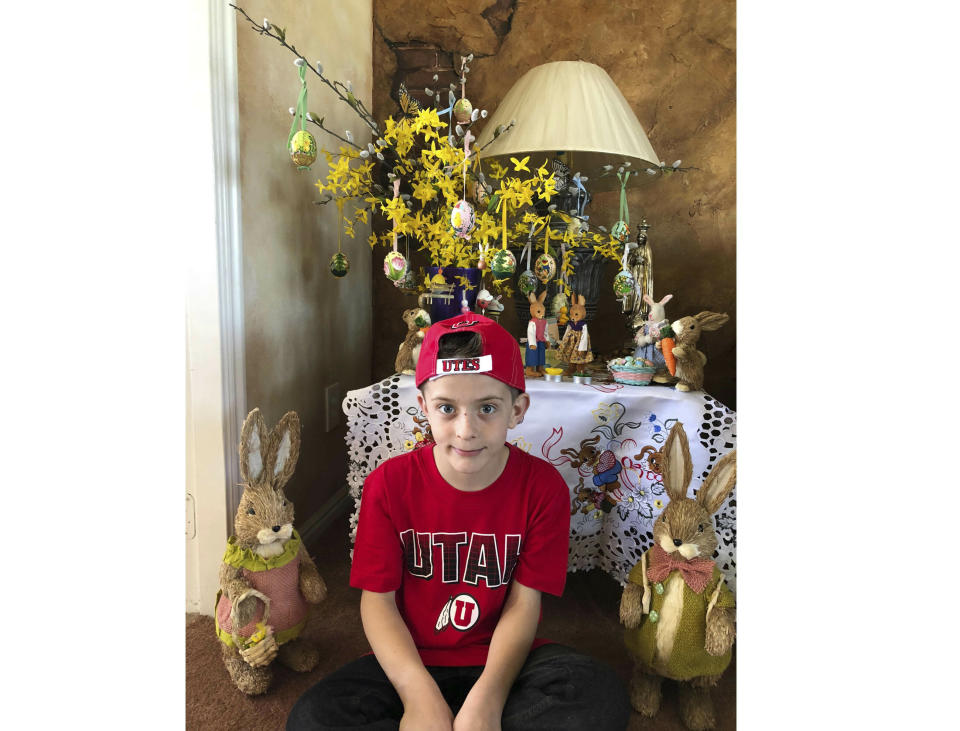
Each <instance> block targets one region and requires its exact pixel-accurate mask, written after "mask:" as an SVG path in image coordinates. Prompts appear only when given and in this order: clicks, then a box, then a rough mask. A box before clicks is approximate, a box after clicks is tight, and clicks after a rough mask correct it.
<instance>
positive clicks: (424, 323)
mask: <svg viewBox="0 0 960 731" xmlns="http://www.w3.org/2000/svg"><path fill="white" fill-rule="evenodd" d="M418 302H419V303H420V304H419V306H418V307H411V308H410V309H409V310H404V311H403V321H404V322H405V323H407V335H406V337H405V338H404V339H403V342H402V343H400V347H399V348H398V349H397V357H396V360H395V361H394V364H393V365H394V368H395V369H396V371H397V373H405V374H407V375H409V376H412V375H413V374H414V373H415V372H416V370H417V358H419V357H420V346H421V345H422V344H423V336H424V333H425V332H426V331H427V328H428V327H429V326H430V314H429V313H428V312H427V311H426V310H425V309H423V296H422V295H421V297H420V299H419V300H418Z"/></svg>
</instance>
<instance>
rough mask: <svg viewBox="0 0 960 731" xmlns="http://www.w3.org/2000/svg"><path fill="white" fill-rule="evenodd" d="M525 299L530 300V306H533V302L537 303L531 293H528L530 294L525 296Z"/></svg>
mask: <svg viewBox="0 0 960 731" xmlns="http://www.w3.org/2000/svg"><path fill="white" fill-rule="evenodd" d="M527 299H528V300H530V304H533V303H534V302H536V301H537V298H536V297H534V296H533V292H530V293H529V294H528V295H527Z"/></svg>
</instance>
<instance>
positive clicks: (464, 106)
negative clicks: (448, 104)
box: [453, 96, 473, 124]
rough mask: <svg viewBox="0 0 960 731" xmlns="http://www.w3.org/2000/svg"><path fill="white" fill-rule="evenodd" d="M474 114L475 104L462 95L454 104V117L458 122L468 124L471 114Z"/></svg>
mask: <svg viewBox="0 0 960 731" xmlns="http://www.w3.org/2000/svg"><path fill="white" fill-rule="evenodd" d="M471 114H473V104H471V103H470V100H469V99H467V97H465V96H464V97H460V98H459V99H457V102H456V104H454V105H453V118H454V119H455V120H457V123H458V124H466V123H467V122H469V121H470V115H471Z"/></svg>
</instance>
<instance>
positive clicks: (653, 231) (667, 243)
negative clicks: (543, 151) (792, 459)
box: [371, 0, 737, 409]
mask: <svg viewBox="0 0 960 731" xmlns="http://www.w3.org/2000/svg"><path fill="white" fill-rule="evenodd" d="M373 16H374V17H373V20H374V31H373V69H374V71H373V92H374V113H375V115H376V116H377V117H378V118H384V117H386V116H388V115H390V114H393V113H394V112H395V109H396V103H395V102H394V101H393V99H392V98H391V91H393V90H395V89H396V87H397V85H398V84H399V82H400V81H407V80H410V81H419V78H418V76H419V75H418V74H417V70H418V69H416V68H413V66H415V65H416V64H415V63H411V61H410V59H412V58H415V57H416V56H420V57H422V58H426V59H430V58H432V59H435V61H436V63H437V65H438V66H440V67H443V66H444V65H445V64H449V63H450V62H451V59H454V60H455V62H457V63H459V55H461V54H462V55H467V54H468V53H473V54H474V56H475V59H474V61H473V63H472V64H471V73H470V76H469V77H468V86H467V95H468V97H470V99H471V101H472V102H473V104H474V106H479V107H482V108H486V109H488V110H489V111H490V112H493V111H494V110H495V109H496V106H497V104H498V102H499V100H501V99H502V98H503V97H504V95H505V94H506V93H507V92H508V91H509V89H510V87H511V85H512V84H513V82H514V81H515V80H516V79H518V78H519V77H520V76H522V75H523V74H524V73H526V72H527V71H528V70H529V69H531V68H533V67H534V66H538V65H540V64H542V63H547V62H550V61H568V60H583V61H589V62H591V63H595V64H597V65H599V66H601V67H602V68H604V69H605V70H606V71H607V73H609V74H610V76H611V78H612V79H613V81H614V82H615V83H616V84H617V86H618V87H619V88H620V90H621V91H622V92H623V94H624V96H625V97H626V99H627V101H628V102H629V103H630V106H631V107H632V108H633V110H634V112H635V113H636V115H637V118H638V119H639V120H640V123H641V125H642V126H643V128H644V130H645V131H646V133H647V136H648V137H649V139H650V142H651V144H652V145H653V148H654V150H655V151H656V152H657V154H658V155H659V157H660V159H661V160H663V161H664V162H666V163H668V164H670V163H672V162H673V161H674V160H677V159H682V160H683V166H684V167H688V166H689V167H692V168H695V169H693V170H690V171H689V172H685V173H682V174H673V175H666V176H664V177H663V178H661V179H659V180H657V181H655V182H653V183H651V184H649V185H646V186H643V187H639V188H637V189H635V190H632V191H631V190H630V189H629V188H628V202H629V206H630V221H631V223H639V221H640V219H641V218H646V219H647V222H648V223H649V224H650V242H651V246H652V248H653V253H654V285H655V292H654V293H655V295H656V297H657V299H659V298H660V297H662V296H663V295H665V294H667V293H672V294H673V295H674V297H673V300H672V302H670V303H669V304H668V306H667V315H668V316H669V317H670V318H671V319H677V318H679V317H682V316H684V315H692V314H696V313H698V312H700V311H702V310H713V311H716V312H726V313H728V314H729V315H730V321H729V322H728V323H727V324H726V325H724V326H723V327H722V328H721V329H720V330H718V331H716V332H708V333H705V334H704V335H703V337H702V338H701V341H700V349H701V350H702V351H703V352H704V353H706V355H707V358H708V363H707V366H706V379H705V381H706V383H705V389H706V390H707V391H708V392H709V393H711V394H712V395H713V396H715V397H716V398H718V399H719V400H720V401H721V402H723V403H725V404H726V405H727V406H729V407H731V408H734V409H735V408H736V334H737V318H736V314H737V313H736V4H735V2H733V0H709V1H708V0H643V1H642V2H641V0H620V2H616V3H613V2H602V3H598V2H588V1H587V0H549V1H548V0H419V2H417V3H415V4H413V3H409V2H406V1H402V0H374V3H373ZM398 59H399V61H398ZM426 65H433V63H432V62H431V63H430V64H426ZM421 87H422V84H421ZM410 88H411V90H413V89H414V88H415V87H414V85H413V84H410ZM478 127H479V125H478ZM588 187H589V184H588ZM617 206H618V194H617V193H615V192H614V193H599V194H596V195H595V196H594V199H593V201H592V202H591V204H590V207H589V209H588V211H587V212H588V213H589V214H590V219H591V223H592V224H603V225H605V226H607V227H608V228H609V227H610V226H611V225H612V224H613V223H614V222H615V221H616V220H617ZM378 254H379V252H377V253H375V255H374V257H373V260H372V263H371V276H372V277H373V293H374V343H375V346H374V356H373V376H374V378H382V377H384V376H386V375H388V374H390V373H392V372H393V359H394V357H395V355H396V346H397V344H399V342H400V341H401V340H402V339H403V336H404V334H405V326H404V324H403V322H402V321H401V320H400V313H401V311H402V310H403V309H404V308H406V307H410V306H413V304H414V303H413V298H412V297H410V296H404V295H402V294H401V293H400V292H399V291H398V290H396V289H395V288H394V287H393V286H392V285H391V284H390V282H388V281H387V280H386V279H385V278H384V277H383V274H382V269H381V267H380V260H381V259H382V256H379V255H378ZM414 259H415V263H416V264H420V265H423V264H425V262H422V261H419V260H417V259H416V257H414ZM608 268H609V271H608V272H606V273H605V274H604V280H603V281H604V284H603V290H602V296H601V302H600V305H599V308H598V312H597V319H596V322H595V324H593V325H592V326H591V335H592V337H593V346H594V350H595V351H597V352H601V353H602V352H612V351H613V350H615V349H616V348H617V347H619V346H620V345H621V344H622V343H623V341H624V338H625V335H626V334H627V333H628V331H627V330H626V328H625V316H623V315H621V314H620V312H619V309H618V303H617V302H616V300H615V298H614V294H613V292H612V289H611V286H610V285H611V284H612V281H613V277H614V275H615V274H616V271H617V268H618V267H616V266H615V265H614V264H613V263H612V262H611V263H610V264H609V267H608ZM501 322H502V323H503V324H504V325H505V326H506V327H508V328H512V329H513V330H515V331H517V332H518V333H519V332H520V327H519V323H518V320H517V319H516V316H515V314H514V312H513V311H512V305H510V304H508V305H507V310H506V312H505V313H504V316H503V318H502V320H501Z"/></svg>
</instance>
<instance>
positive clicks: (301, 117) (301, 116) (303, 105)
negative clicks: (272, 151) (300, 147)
mask: <svg viewBox="0 0 960 731" xmlns="http://www.w3.org/2000/svg"><path fill="white" fill-rule="evenodd" d="M298 69H299V71H300V96H299V97H297V111H296V112H294V114H293V124H291V125H290V134H289V135H288V136H287V152H289V151H290V143H291V142H293V136H294V135H295V134H296V133H297V122H298V121H299V122H300V129H301V130H303V128H304V125H305V124H306V119H307V65H306V63H304V64H303V65H301V66H299V67H298Z"/></svg>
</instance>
